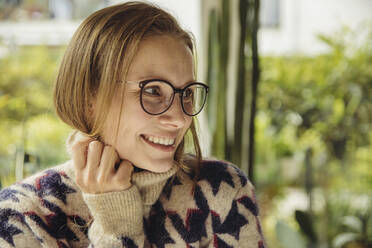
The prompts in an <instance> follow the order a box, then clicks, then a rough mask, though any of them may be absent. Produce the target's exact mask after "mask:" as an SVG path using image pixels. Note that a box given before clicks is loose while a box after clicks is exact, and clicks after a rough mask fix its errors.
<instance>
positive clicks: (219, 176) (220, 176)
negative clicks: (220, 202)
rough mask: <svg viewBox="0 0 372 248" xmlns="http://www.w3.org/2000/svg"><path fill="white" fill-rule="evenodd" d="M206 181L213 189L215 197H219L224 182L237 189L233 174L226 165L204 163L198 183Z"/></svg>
mask: <svg viewBox="0 0 372 248" xmlns="http://www.w3.org/2000/svg"><path fill="white" fill-rule="evenodd" d="M201 180H206V181H207V182H208V183H209V184H210V185H211V187H212V192H213V195H217V193H218V191H219V189H220V185H221V183H222V182H225V183H227V184H228V185H230V186H231V187H232V188H235V185H234V182H233V180H232V176H231V174H230V173H229V172H228V171H227V166H226V164H224V163H221V162H217V161H207V162H204V163H203V164H202V166H201V168H200V173H199V178H198V181H201Z"/></svg>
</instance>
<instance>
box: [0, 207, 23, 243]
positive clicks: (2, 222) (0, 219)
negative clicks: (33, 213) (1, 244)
mask: <svg viewBox="0 0 372 248" xmlns="http://www.w3.org/2000/svg"><path fill="white" fill-rule="evenodd" d="M10 216H18V217H19V216H22V215H21V213H19V212H16V211H14V210H12V209H0V238H2V239H4V240H5V241H6V242H8V243H9V244H10V245H12V246H14V240H13V236H15V235H17V234H20V233H23V231H22V230H20V229H19V228H17V227H16V226H14V225H12V224H10V223H9V217H10ZM22 217H23V216H22Z"/></svg>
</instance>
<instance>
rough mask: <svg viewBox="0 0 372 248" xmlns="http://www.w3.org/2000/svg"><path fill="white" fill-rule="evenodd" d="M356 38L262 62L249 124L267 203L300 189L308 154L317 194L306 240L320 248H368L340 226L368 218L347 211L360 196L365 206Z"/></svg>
mask: <svg viewBox="0 0 372 248" xmlns="http://www.w3.org/2000/svg"><path fill="white" fill-rule="evenodd" d="M370 30H371V29H370ZM357 34H358V31H350V30H347V29H344V30H342V31H341V32H340V33H337V34H336V35H334V36H330V37H327V36H320V38H321V39H322V40H323V41H324V42H325V43H326V44H328V45H329V47H330V50H329V52H328V53H326V54H322V55H318V56H315V57H305V56H301V55H296V56H283V57H265V58H262V60H261V65H262V74H261V76H262V77H261V82H260V89H259V99H258V114H257V118H256V123H255V124H256V128H257V129H256V131H257V132H256V145H257V149H256V156H257V157H256V162H257V167H256V168H257V173H256V175H257V182H258V184H259V186H258V188H260V189H261V191H262V193H261V194H262V195H265V194H266V195H267V197H268V198H271V197H272V196H273V195H275V194H280V193H281V190H282V189H283V188H284V187H288V186H291V187H296V188H304V187H305V182H306V179H307V178H308V175H307V173H308V171H307V170H306V169H305V164H306V161H305V160H306V158H307V155H306V154H307V151H309V150H311V151H312V153H311V155H310V156H309V161H308V162H309V163H310V164H311V166H312V178H313V185H314V186H313V190H317V192H318V197H317V198H316V199H315V200H314V201H317V208H316V209H314V210H313V211H314V213H313V218H312V222H313V224H312V225H313V228H314V230H315V234H312V235H311V236H313V235H316V236H317V237H318V242H319V243H318V244H317V245H323V246H325V247H333V246H335V247H341V246H340V244H346V243H347V242H349V244H354V243H355V242H356V243H358V242H359V243H358V245H360V244H362V243H361V242H364V243H363V244H364V246H363V245H362V246H355V247H367V246H366V245H365V244H367V242H370V240H369V239H366V238H365V239H364V241H361V236H362V232H361V231H360V230H359V231H358V232H357V231H355V229H350V227H349V229H348V228H345V225H344V224H345V223H343V222H342V221H340V220H344V219H345V216H354V217H355V218H354V217H353V219H354V220H357V219H359V224H360V223H365V222H368V224H367V226H371V223H370V222H371V220H370V219H371V218H370V217H368V218H367V217H365V215H363V216H364V217H363V218H362V217H360V216H362V214H361V210H360V209H359V210H358V209H356V208H355V206H350V205H352V202H353V201H354V199H357V198H360V197H362V196H363V197H366V198H367V199H369V201H371V199H372V194H371V189H372V170H371V169H370V165H371V162H372V157H371V155H370V154H372V115H371V114H370V113H372V101H371V99H372V70H371V68H372V43H371V40H372V31H371V32H370V34H369V35H366V37H367V39H366V40H365V42H364V43H361V42H357V41H356V40H358V38H359V36H358V35H357ZM354 202H355V201H354ZM368 209H370V207H369V208H368ZM358 216H359V217H358ZM363 221H364V222H363ZM355 223H356V222H355ZM360 225H361V224H360ZM305 226H306V225H305ZM307 227H309V226H307ZM302 229H304V227H302ZM353 230H354V231H353ZM367 232H368V234H365V236H366V235H367V236H368V237H370V232H371V231H370V230H367ZM351 233H353V235H351ZM343 234H345V235H343ZM365 236H364V237H365ZM350 239H351V240H353V241H352V242H350V241H351V240H350ZM334 240H336V241H334ZM365 240H367V241H365ZM353 242H354V243H353ZM356 243H355V244H356ZM336 244H338V245H336ZM344 247H347V246H344ZM350 247H352V246H350Z"/></svg>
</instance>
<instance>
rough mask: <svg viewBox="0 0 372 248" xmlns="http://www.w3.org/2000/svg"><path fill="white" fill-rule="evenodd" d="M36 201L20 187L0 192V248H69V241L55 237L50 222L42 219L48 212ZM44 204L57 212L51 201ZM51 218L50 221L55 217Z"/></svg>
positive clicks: (14, 186)
mask: <svg viewBox="0 0 372 248" xmlns="http://www.w3.org/2000/svg"><path fill="white" fill-rule="evenodd" d="M37 200H38V199H37V198H36V197H33V195H29V194H27V192H26V191H24V190H22V188H20V187H19V186H18V185H13V186H10V187H8V188H4V189H2V190H1V191H0V247H2V248H10V247H35V248H38V247H69V246H68V243H67V241H66V240H64V239H58V238H57V237H55V235H54V232H53V231H54V230H52V228H50V226H49V225H48V224H49V223H48V221H46V222H45V220H44V219H43V218H41V216H44V215H45V212H43V206H41V205H38V204H37ZM41 204H45V205H48V207H55V208H58V207H56V206H55V205H53V204H52V203H51V202H48V201H43V202H42V203H41ZM56 214H57V215H58V213H56ZM49 217H50V218H49V219H50V220H51V219H52V218H53V217H55V216H49ZM60 220H61V221H62V222H63V220H66V219H62V218H61V219H60ZM51 221H52V220H51ZM61 224H62V225H63V223H61ZM62 231H63V230H62Z"/></svg>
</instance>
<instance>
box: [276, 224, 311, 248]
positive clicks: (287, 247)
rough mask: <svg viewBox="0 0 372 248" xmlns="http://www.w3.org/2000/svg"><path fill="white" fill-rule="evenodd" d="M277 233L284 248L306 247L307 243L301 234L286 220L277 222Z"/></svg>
mask: <svg viewBox="0 0 372 248" xmlns="http://www.w3.org/2000/svg"><path fill="white" fill-rule="evenodd" d="M275 229H276V233H277V236H278V240H279V244H280V247H282V248H305V247H306V244H305V241H304V239H303V238H302V237H301V235H300V234H299V233H298V232H297V231H296V230H295V229H293V228H292V227H290V226H289V225H288V224H287V223H285V222H284V221H278V223H277V224H276V227H275Z"/></svg>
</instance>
